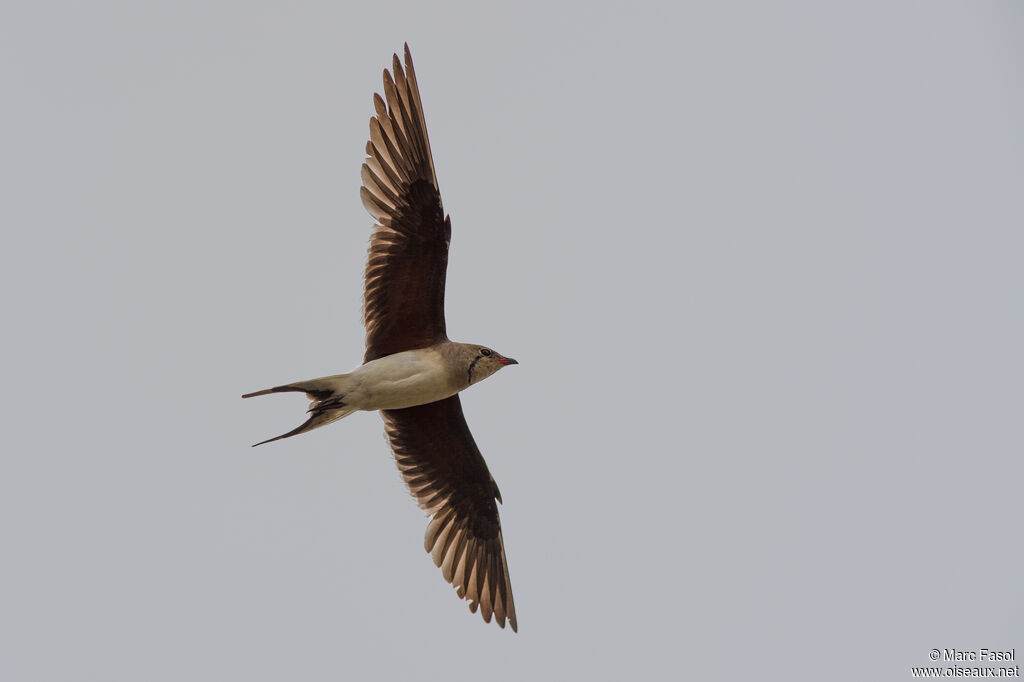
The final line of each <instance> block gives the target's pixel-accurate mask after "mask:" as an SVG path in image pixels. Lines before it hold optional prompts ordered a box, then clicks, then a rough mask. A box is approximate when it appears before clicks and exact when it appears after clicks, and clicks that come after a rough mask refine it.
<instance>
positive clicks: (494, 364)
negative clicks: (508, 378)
mask: <svg viewBox="0 0 1024 682" xmlns="http://www.w3.org/2000/svg"><path fill="white" fill-rule="evenodd" d="M467 350H469V351H470V352H469V365H468V368H467V370H466V372H467V377H468V379H469V383H470V384H475V383H476V382H478V381H482V380H483V379H486V378H487V377H489V376H491V375H492V374H494V373H495V372H497V371H498V370H499V369H501V368H502V367H505V366H507V365H518V364H519V363H518V362H517V361H516V360H513V359H512V358H507V357H505V356H504V355H502V354H501V353H499V352H498V351H496V350H491V349H490V348H488V347H487V346H473V345H469V344H467Z"/></svg>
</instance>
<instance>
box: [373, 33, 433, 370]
mask: <svg viewBox="0 0 1024 682" xmlns="http://www.w3.org/2000/svg"><path fill="white" fill-rule="evenodd" d="M393 70H394V72H395V73H394V77H393V78H392V75H391V74H390V73H389V72H388V71H387V70H386V69H385V70H384V96H385V97H386V98H387V101H386V102H385V100H384V99H382V98H381V96H380V95H378V94H375V95H374V96H373V104H374V107H375V108H376V110H377V113H376V115H375V116H373V117H372V118H371V119H370V140H369V142H367V143H366V154H367V157H368V158H367V159H366V162H365V163H363V170H362V177H363V186H362V187H361V188H360V190H359V195H360V197H361V198H362V200H363V206H364V207H365V208H366V210H367V211H369V213H370V215H372V216H373V217H374V219H375V220H376V221H377V224H376V226H375V228H374V231H373V236H372V237H371V238H370V253H369V257H368V258H367V262H366V277H365V285H364V286H365V291H364V299H363V318H364V322H365V324H366V355H365V357H364V362H369V361H370V360H375V359H376V358H380V357H383V356H385V355H391V354H392V353H398V352H401V351H405V350H413V349H416V348H424V347H426V346H430V345H433V344H435V343H437V342H438V341H442V340H444V339H446V338H447V336H446V333H445V323H444V285H445V272H446V270H447V267H448V241H449V239H450V238H451V223H450V222H449V220H448V218H446V217H445V215H444V208H443V207H442V205H441V194H440V192H439V191H438V188H437V178H436V176H435V175H434V161H433V159H432V157H431V155H430V142H429V140H428V139H427V125H426V122H425V121H424V119H423V105H422V104H421V102H420V93H419V86H418V85H417V84H416V72H415V71H414V70H413V66H412V56H411V55H410V54H409V46H408V45H406V46H405V70H404V71H403V69H402V65H401V63H400V62H399V61H398V55H394V61H393Z"/></svg>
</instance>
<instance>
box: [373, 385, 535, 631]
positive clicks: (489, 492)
mask: <svg viewBox="0 0 1024 682" xmlns="http://www.w3.org/2000/svg"><path fill="white" fill-rule="evenodd" d="M381 415H382V416H383V417H384V425H385V428H386V430H387V434H388V440H389V441H390V443H391V449H392V450H393V451H394V453H395V461H396V462H397V463H398V468H399V470H400V471H401V472H402V477H403V478H404V479H405V482H406V485H408V486H409V490H410V491H411V492H412V494H413V496H414V497H415V498H416V501H417V502H419V505H420V506H421V507H423V508H424V509H425V510H427V512H429V513H430V515H431V520H430V523H429V524H428V526H427V532H426V536H425V537H424V547H425V548H426V550H427V551H428V552H429V553H430V554H431V556H432V557H433V559H434V563H435V564H437V565H438V566H439V567H440V568H441V573H442V574H443V575H444V579H445V580H447V581H448V582H449V583H451V584H452V585H453V586H454V587H455V589H456V591H457V592H458V595H459V597H461V598H463V599H467V600H469V608H470V610H471V611H473V612H474V613H476V610H477V607H479V608H480V611H481V615H482V616H483V618H484V620H485V621H487V622H488V623H489V622H491V616H492V615H493V616H494V617H495V619H496V620H497V622H498V625H500V626H501V627H505V621H506V619H507V620H508V623H509V625H511V626H512V629H513V630H515V629H516V627H517V626H516V608H515V604H514V602H513V601H512V584H511V583H510V582H509V577H508V564H507V563H506V561H505V543H504V540H503V539H502V536H501V520H500V519H499V517H498V505H497V504H496V502H495V501H497V502H500V501H501V493H499V492H498V485H497V484H496V483H495V482H494V479H493V478H492V477H491V472H490V471H488V469H487V464H486V462H484V458H483V456H482V455H481V454H480V450H479V449H478V448H477V446H476V443H475V442H474V441H473V435H472V434H471V433H470V432H469V426H468V425H467V424H466V418H465V417H464V416H463V414H462V403H461V402H460V401H459V396H457V395H453V396H452V397H450V398H445V399H444V400H439V401H437V402H433V403H428V404H426V405H418V406H416V407H408V408H405V409H402V410H382V411H381Z"/></svg>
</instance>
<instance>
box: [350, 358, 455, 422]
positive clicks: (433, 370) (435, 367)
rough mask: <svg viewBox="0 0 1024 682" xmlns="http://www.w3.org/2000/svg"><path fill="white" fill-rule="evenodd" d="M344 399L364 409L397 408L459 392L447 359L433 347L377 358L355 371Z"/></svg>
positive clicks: (431, 400)
mask: <svg viewBox="0 0 1024 682" xmlns="http://www.w3.org/2000/svg"><path fill="white" fill-rule="evenodd" d="M352 379H353V381H352V385H351V387H350V388H349V390H348V391H347V393H346V395H345V397H344V398H343V399H344V400H345V402H346V403H347V404H349V405H355V406H357V407H358V408H359V409H362V410H397V409H401V408H404V407H412V406H414V405H424V404H426V403H432V402H434V401H437V400H442V399H444V398H447V397H449V396H451V395H454V394H455V393H457V392H458V390H459V387H458V386H456V385H455V384H454V383H453V382H452V372H451V371H450V369H449V368H448V367H447V366H446V363H445V358H444V357H443V356H442V354H441V353H440V352H438V351H437V350H436V349H434V348H421V349H418V350H410V351H403V352H401V353H395V354H394V355H388V356H385V357H383V358H377V359H376V360H371V361H370V362H368V363H366V364H365V365H362V366H361V367H359V368H358V369H356V370H355V371H354V372H353V373H352Z"/></svg>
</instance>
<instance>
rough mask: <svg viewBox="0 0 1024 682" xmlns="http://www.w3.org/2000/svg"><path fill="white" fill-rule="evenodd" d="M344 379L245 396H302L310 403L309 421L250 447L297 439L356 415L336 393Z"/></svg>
mask: <svg viewBox="0 0 1024 682" xmlns="http://www.w3.org/2000/svg"><path fill="white" fill-rule="evenodd" d="M345 378H347V375H345V374H339V375H338V376H333V377H324V378H322V379H312V380H310V381H299V382H296V383H294V384H288V385H286V386H275V387H274V388H268V389H264V390H262V391H256V392H255V393H246V394H245V395H243V396H242V397H243V398H255V397H256V396H258V395H268V394H270V393H289V392H294V393H305V394H306V397H308V398H309V399H310V403H309V410H308V412H309V419H307V420H306V421H305V422H304V423H303V424H302V425H301V426H298V427H296V428H294V429H292V430H291V431H289V432H288V433H283V434H281V435H280V436H276V437H274V438H268V439H267V440H264V441H260V442H259V443H256V444H255V445H253V447H256V446H257V445H263V444H264V443H273V442H274V441H275V440H281V439H282V438H290V437H292V436H297V435H299V434H300V433H305V432H306V431H312V430H313V429H316V428H319V427H321V426H325V425H327V424H330V423H331V422H336V421H338V420H339V419H341V418H342V417H347V416H348V415H350V414H352V413H353V412H355V411H356V408H355V407H352V406H350V405H346V404H345V401H344V400H342V398H343V397H344V394H343V393H339V391H338V388H339V385H343V384H344V379H345Z"/></svg>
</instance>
